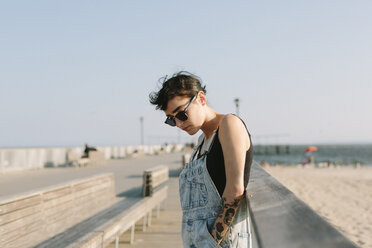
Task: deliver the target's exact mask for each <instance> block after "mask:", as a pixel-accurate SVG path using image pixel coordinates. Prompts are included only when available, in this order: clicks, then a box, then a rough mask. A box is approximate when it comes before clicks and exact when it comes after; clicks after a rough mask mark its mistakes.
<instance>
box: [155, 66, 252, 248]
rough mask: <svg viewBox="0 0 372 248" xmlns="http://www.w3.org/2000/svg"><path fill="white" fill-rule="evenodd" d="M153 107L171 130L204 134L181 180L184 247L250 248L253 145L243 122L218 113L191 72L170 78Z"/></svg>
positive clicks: (158, 94) (164, 84) (164, 83)
mask: <svg viewBox="0 0 372 248" xmlns="http://www.w3.org/2000/svg"><path fill="white" fill-rule="evenodd" d="M150 102H151V103H152V104H154V105H156V109H161V110H163V111H164V112H165V115H166V120H165V123H166V124H169V125H170V126H173V127H178V128H180V129H182V130H184V131H185V132H187V133H188V134H190V135H194V134H196V133H197V132H198V131H199V130H202V132H203V134H202V135H201V136H200V137H199V141H198V144H197V145H196V146H195V147H194V150H193V152H192V154H191V158H190V162H189V163H188V164H186V165H185V167H184V169H183V170H182V172H181V174H180V177H179V187H180V188H179V191H180V199H181V207H182V212H183V216H182V239H183V245H184V247H190V248H191V247H194V248H196V247H197V248H204V247H250V228H249V220H248V208H247V202H246V199H245V198H246V196H245V193H246V192H245V189H246V187H247V184H248V179H249V171H250V167H251V163H252V145H251V139H250V134H249V133H248V130H247V128H246V126H245V124H244V122H243V121H242V120H241V119H239V118H238V117H237V116H235V115H232V114H226V115H224V114H220V113H218V112H216V111H214V110H213V109H212V108H211V107H210V106H209V105H208V104H207V97H206V89H205V86H204V87H202V85H201V83H200V80H199V79H198V78H197V77H196V76H194V75H192V74H190V73H186V72H179V73H177V74H174V75H173V77H172V78H169V79H166V78H165V79H164V81H163V84H162V87H161V89H160V90H159V91H158V92H153V93H151V94H150Z"/></svg>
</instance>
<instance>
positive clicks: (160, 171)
mask: <svg viewBox="0 0 372 248" xmlns="http://www.w3.org/2000/svg"><path fill="white" fill-rule="evenodd" d="M168 175H169V169H168V167H166V166H158V167H154V168H151V169H149V170H146V171H145V172H144V173H143V189H142V196H143V197H146V196H152V195H153V193H154V190H155V188H157V187H158V186H159V185H161V184H163V183H164V182H166V181H168V179H169V176H168Z"/></svg>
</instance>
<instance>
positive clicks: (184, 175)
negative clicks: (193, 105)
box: [179, 134, 252, 248]
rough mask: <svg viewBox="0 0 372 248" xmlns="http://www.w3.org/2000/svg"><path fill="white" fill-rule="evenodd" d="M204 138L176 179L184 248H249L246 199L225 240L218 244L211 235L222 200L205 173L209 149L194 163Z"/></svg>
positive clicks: (201, 138)
mask: <svg viewBox="0 0 372 248" xmlns="http://www.w3.org/2000/svg"><path fill="white" fill-rule="evenodd" d="M203 137H204V135H203V134H202V135H201V137H200V138H199V142H198V145H197V146H195V148H194V150H193V152H192V154H191V157H190V162H189V163H188V164H186V165H185V167H184V169H183V170H182V172H181V174H180V177H179V192H180V200H181V207H182V212H183V216H182V240H183V246H184V247H189V248H212V247H213V248H214V247H215V248H220V247H223V248H227V247H233V248H235V247H239V248H251V247H252V245H251V235H250V225H249V215H248V206H247V201H246V198H245V197H246V196H244V198H243V199H242V200H241V202H240V205H239V208H238V210H237V212H236V215H235V217H234V220H233V223H232V226H231V227H230V230H229V233H228V235H226V238H225V239H224V240H223V241H222V242H221V243H220V244H218V243H217V242H216V240H215V239H214V238H213V237H212V235H211V234H210V232H211V230H212V228H213V225H214V222H215V220H216V216H217V210H218V208H219V206H220V205H221V204H222V199H221V196H220V195H219V193H218V191H217V189H216V186H215V185H214V183H213V181H212V179H211V177H210V176H209V173H208V170H207V163H206V160H207V154H208V152H209V149H210V147H212V146H210V147H209V148H208V150H207V151H206V152H205V153H204V154H203V155H201V157H199V158H198V159H195V160H194V157H195V156H196V153H197V151H198V149H199V146H200V145H201V141H202V140H203Z"/></svg>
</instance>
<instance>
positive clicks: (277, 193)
mask: <svg viewBox="0 0 372 248" xmlns="http://www.w3.org/2000/svg"><path fill="white" fill-rule="evenodd" d="M304 173H305V172H304ZM247 192H248V206H249V208H250V217H251V230H252V232H253V233H252V238H253V239H252V242H253V247H259V248H261V247H275V248H282V247H283V248H297V247H302V248H307V247H309V248H310V247H311V248H312V247H317V248H346V247H347V248H353V247H357V246H356V245H355V244H354V243H353V242H351V241H350V240H348V239H347V238H346V237H345V236H343V235H342V234H341V233H340V232H339V231H337V230H336V229H335V228H334V227H333V226H331V225H330V224H329V223H328V222H327V221H325V220H324V219H323V218H322V217H320V216H319V215H318V214H317V213H315V212H314V211H313V210H312V209H311V208H310V207H309V206H308V205H306V204H305V203H304V202H303V201H301V200H300V199H298V198H297V197H296V196H295V195H294V194H293V193H292V192H291V191H289V190H288V189H287V188H286V187H284V186H283V185H282V184H281V183H279V182H278V181H277V180H276V179H275V178H273V177H272V176H270V174H268V173H267V172H266V171H265V170H264V169H263V168H262V167H261V166H260V165H259V164H258V163H257V162H253V164H252V168H251V176H250V179H249V184H248V189H247Z"/></svg>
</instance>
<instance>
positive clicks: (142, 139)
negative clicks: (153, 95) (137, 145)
mask: <svg viewBox="0 0 372 248" xmlns="http://www.w3.org/2000/svg"><path fill="white" fill-rule="evenodd" d="M140 122H141V145H144V143H145V142H144V137H143V116H141V117H140Z"/></svg>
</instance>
